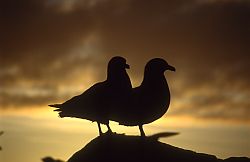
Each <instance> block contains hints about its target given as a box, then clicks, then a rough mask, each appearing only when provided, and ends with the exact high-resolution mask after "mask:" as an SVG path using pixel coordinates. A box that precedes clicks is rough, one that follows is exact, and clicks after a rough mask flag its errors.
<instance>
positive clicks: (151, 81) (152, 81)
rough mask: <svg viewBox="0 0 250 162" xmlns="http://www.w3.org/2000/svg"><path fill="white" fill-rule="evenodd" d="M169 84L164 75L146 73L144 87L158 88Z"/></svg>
mask: <svg viewBox="0 0 250 162" xmlns="http://www.w3.org/2000/svg"><path fill="white" fill-rule="evenodd" d="M162 84H167V81H166V78H165V76H164V73H145V74H144V78H143V81H142V85H147V86H157V85H162Z"/></svg>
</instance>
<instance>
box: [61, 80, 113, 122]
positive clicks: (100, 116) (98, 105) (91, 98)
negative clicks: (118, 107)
mask: <svg viewBox="0 0 250 162" xmlns="http://www.w3.org/2000/svg"><path fill="white" fill-rule="evenodd" d="M109 92H110V87H109V84H107V82H106V81H105V82H100V83H97V84H95V85H93V86H92V87H90V88H89V89H88V90H86V91H85V92H84V93H82V94H81V95H78V96H75V97H73V98H71V99H69V100H68V101H66V102H64V103H63V104H61V105H60V108H59V109H57V110H56V111H59V115H60V117H75V118H83V119H88V120H91V121H98V120H99V121H102V120H104V118H106V117H105V114H107V111H109V110H108V107H109V105H108V104H109V102H110V95H109V94H110V93H109ZM103 122H105V121H103Z"/></svg>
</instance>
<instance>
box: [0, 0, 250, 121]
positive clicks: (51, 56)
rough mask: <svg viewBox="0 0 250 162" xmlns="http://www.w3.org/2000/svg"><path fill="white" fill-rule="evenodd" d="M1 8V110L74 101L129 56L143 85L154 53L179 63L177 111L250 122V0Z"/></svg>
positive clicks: (11, 3)
mask: <svg viewBox="0 0 250 162" xmlns="http://www.w3.org/2000/svg"><path fill="white" fill-rule="evenodd" d="M0 12H1V14H0V15H1V16H0V18H1V20H2V21H1V22H3V23H2V24H3V25H1V27H0V31H1V37H0V41H1V42H3V43H1V45H0V49H1V50H0V53H1V59H0V67H1V69H0V80H1V81H0V83H1V85H3V87H2V88H1V89H0V93H1V104H2V106H1V107H9V105H13V104H14V105H15V106H16V107H22V106H25V105H36V104H45V105H47V104H48V102H51V101H54V100H56V101H59V100H63V99H66V98H67V97H68V96H69V95H73V94H77V92H79V91H82V90H84V89H86V88H87V87H89V86H90V85H91V84H93V83H95V82H97V81H100V80H103V79H105V75H106V74H105V73H106V65H107V62H108V60H109V59H110V57H112V56H113V55H123V56H125V57H126V58H127V60H128V62H129V64H130V65H131V70H130V71H129V73H130V76H131V79H132V80H133V82H134V83H136V84H138V83H140V80H141V78H142V75H143V67H144V65H145V63H146V62H147V61H148V60H149V59H150V58H152V57H163V58H165V59H166V60H167V61H168V62H169V63H170V64H172V65H174V66H175V67H176V69H177V72H176V73H175V74H169V73H167V74H166V76H167V77H168V81H169V83H170V88H171V91H172V94H173V96H174V97H173V102H172V103H173V105H179V106H177V107H171V109H173V114H174V115H178V114H183V113H185V114H188V115H191V116H199V117H202V118H208V117H209V118H213V117H214V118H215V117H218V118H229V119H236V120H237V119H239V120H240V119H247V117H246V114H247V113H249V101H248V100H247V99H245V98H249V93H247V92H245V91H249V90H250V87H249V85H248V83H249V82H250V77H249V70H248V69H250V67H249V61H248V60H249V53H250V51H249V50H250V49H249V42H250V31H249V29H250V23H249V21H248V19H249V17H250V3H249V1H245V0H230V1H224V0H212V1H210V0H208V1H198V0H190V1H186V0H180V1H165V0H159V1H154V2H152V1H145V0H137V1H132V0H126V1H125V0H124V1H123V0H122V1H119V2H118V1H115V0H102V1H95V0H94V1H93V0H86V1H77V0H74V1H70V2H69V1H65V0H63V1H42V0H37V1H33V0H25V1H22V2H21V1H19V0H3V1H2V5H1V9H0ZM86 80H87V81H86ZM68 85H72V86H68ZM34 87H35V88H34ZM13 89H15V90H13ZM62 89H63V90H62ZM40 90H41V92H43V91H46V93H45V94H44V95H43V96H42V97H41V95H40V94H39V93H38V94H36V91H40ZM211 90H213V92H211ZM73 91H74V92H73ZM30 93H32V94H36V95H28V94H30ZM66 94H68V96H67V95H66ZM13 98H17V100H16V101H15V102H14V103H13V100H12V99H13ZM238 98H241V99H239V101H237V100H238ZM183 101H185V102H183ZM182 102H183V103H182ZM186 102H188V104H187V105H186ZM18 105H19V106H18ZM180 105H181V106H180ZM207 105H209V106H207ZM174 109H175V110H174ZM233 114H236V115H233Z"/></svg>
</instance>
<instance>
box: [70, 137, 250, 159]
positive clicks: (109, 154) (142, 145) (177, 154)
mask: <svg viewBox="0 0 250 162" xmlns="http://www.w3.org/2000/svg"><path fill="white" fill-rule="evenodd" d="M154 137H155V136H151V137H145V138H142V137H140V136H125V135H119V134H104V135H103V136H99V137H97V138H95V139H94V140H92V141H91V142H90V143H88V144H87V145H86V146H85V147H84V148H82V149H81V150H80V151H78V152H76V153H75V154H74V155H73V156H72V157H71V158H70V159H69V160H68V162H101V161H103V162H147V161H150V162H224V161H226V162H250V159H249V158H247V157H231V158H228V159H225V160H222V159H218V158H217V157H216V156H214V155H209V154H204V153H196V152H194V151H190V150H185V149H182V148H178V147H174V146H171V145H168V144H165V143H161V142H159V141H157V138H154Z"/></svg>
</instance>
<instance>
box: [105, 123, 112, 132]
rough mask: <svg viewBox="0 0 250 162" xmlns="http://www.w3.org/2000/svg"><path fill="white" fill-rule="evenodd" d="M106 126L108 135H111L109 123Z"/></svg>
mask: <svg viewBox="0 0 250 162" xmlns="http://www.w3.org/2000/svg"><path fill="white" fill-rule="evenodd" d="M106 125H107V128H108V133H112V130H111V128H110V126H109V123H108V124H106Z"/></svg>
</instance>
